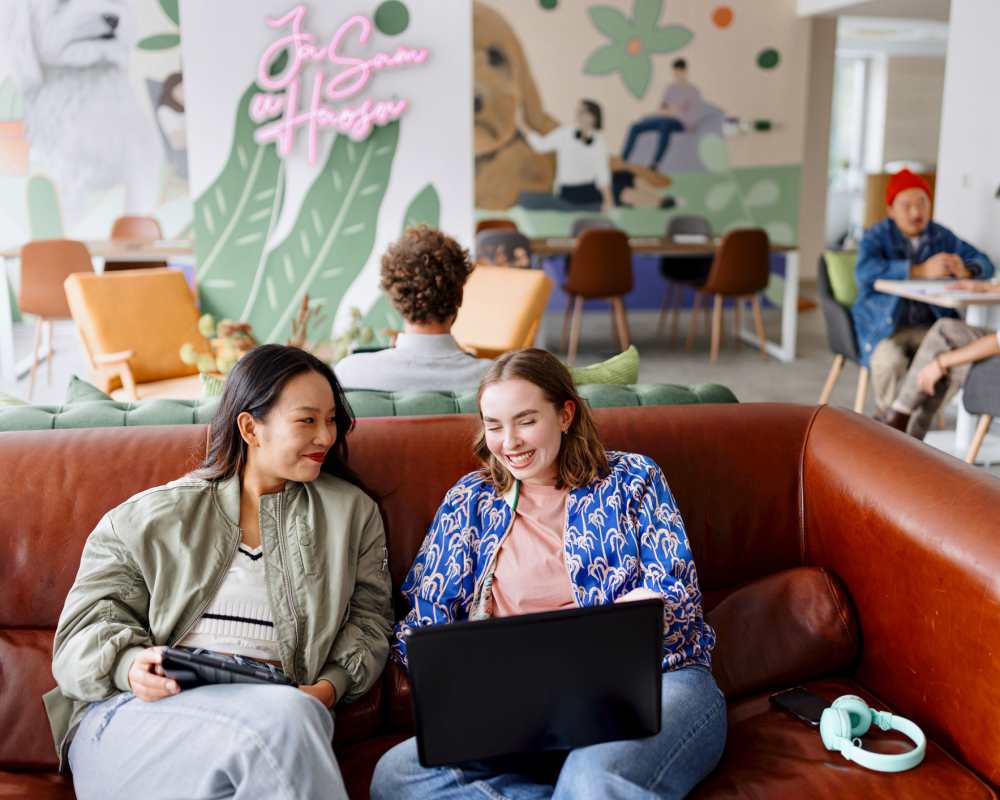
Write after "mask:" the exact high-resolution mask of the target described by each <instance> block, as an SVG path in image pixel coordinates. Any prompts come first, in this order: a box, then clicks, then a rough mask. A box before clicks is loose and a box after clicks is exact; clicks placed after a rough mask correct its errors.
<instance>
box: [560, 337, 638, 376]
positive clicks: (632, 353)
mask: <svg viewBox="0 0 1000 800" xmlns="http://www.w3.org/2000/svg"><path fill="white" fill-rule="evenodd" d="M569 374H570V375H572V376H573V382H574V383H575V384H577V385H578V386H583V385H584V384H588V383H615V384H618V385H626V384H629V383H635V382H636V381H638V380H639V351H638V350H637V349H636V346H635V345H634V344H633V345H629V346H628V348H627V349H626V350H625V351H623V352H621V353H618V354H617V355H614V356H611V358H608V359H606V360H604V361H601V362H599V363H597V364H591V365H590V366H589V367H570V368H569Z"/></svg>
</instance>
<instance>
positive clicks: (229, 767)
mask: <svg viewBox="0 0 1000 800" xmlns="http://www.w3.org/2000/svg"><path fill="white" fill-rule="evenodd" d="M352 426H353V418H352V416H351V411H350V408H349V407H348V405H347V402H346V399H345V398H344V394H343V391H342V390H341V388H340V385H339V384H338V382H337V379H336V377H334V374H333V372H332V371H331V370H330V368H329V367H328V366H327V365H326V364H324V363H323V362H321V361H320V360H319V359H317V358H315V357H314V356H312V355H310V354H309V353H306V352H305V351H303V350H299V349H297V348H292V347H283V346H279V345H264V346H263V347H259V348H256V349H255V350H253V351H251V352H250V353H248V354H247V355H245V356H244V357H243V358H242V359H241V360H240V361H239V362H238V363H237V365H236V367H235V368H234V369H233V371H232V373H231V374H230V375H229V378H228V379H227V381H226V387H225V390H224V392H223V395H222V400H221V405H220V407H219V411H218V413H217V414H216V416H215V418H214V420H213V421H212V425H211V430H210V434H209V446H208V454H207V456H206V458H205V460H204V462H203V463H202V465H201V467H200V469H198V470H197V471H195V472H194V473H192V474H191V475H188V476H185V477H183V478H181V479H180V480H177V481H173V482H172V483H169V484H166V485H165V486H159V487H156V488H153V489H149V490H147V491H145V492H142V493H141V494H138V495H136V496H135V497H133V498H131V499H130V500H127V501H126V502H124V503H122V504H121V505H120V506H118V507H117V508H114V509H112V510H111V511H109V512H108V513H107V514H105V516H104V517H103V518H102V519H101V521H100V522H99V523H98V525H97V528H95V530H94V531H93V533H91V534H90V537H89V538H88V540H87V543H86V546H85V547H84V551H83V556H82V558H81V563H80V570H79V572H78V574H77V577H76V581H75V582H74V584H73V587H72V589H70V592H69V595H68V596H67V598H66V604H65V607H64V608H63V612H62V615H61V617H60V620H59V626H58V629H57V631H56V637H55V643H54V648H53V662H52V669H53V674H54V676H55V678H56V681H57V683H58V688H56V689H54V690H53V691H52V692H50V693H49V694H48V695H46V697H45V702H46V707H47V709H48V712H49V717H50V721H51V723H52V728H53V734H54V736H55V739H56V743H57V746H58V748H59V754H60V762H61V763H62V764H65V763H66V762H67V761H68V763H69V766H70V767H71V769H72V771H73V778H74V787H75V789H76V794H77V797H79V798H81V800H86V799H87V798H104V797H127V796H135V797H143V798H146V800H149V798H165V797H185V798H208V797H211V798H223V797H233V798H250V797H289V798H291V797H295V798H314V797H315V798H318V797H324V798H338V797H340V798H346V796H347V795H346V791H345V788H344V783H343V779H342V778H341V775H340V770H339V768H338V766H337V762H336V759H335V757H334V755H333V751H332V747H331V741H332V738H333V717H332V715H331V712H330V709H331V708H332V707H333V706H334V705H335V704H336V703H337V702H341V701H346V702H350V701H351V700H353V699H356V698H358V697H360V696H361V695H363V694H364V693H365V692H366V691H367V690H368V689H369V688H370V687H371V686H372V685H373V684H374V682H375V681H376V680H377V679H378V677H379V675H380V674H381V672H382V668H383V666H384V664H385V660H386V657H387V656H388V652H389V638H388V637H389V633H390V631H391V624H392V615H391V607H390V581H389V572H388V569H387V565H386V547H385V534H384V531H383V527H382V519H381V517H380V515H379V511H378V508H377V506H376V504H375V503H374V502H373V501H372V500H371V498H369V497H368V496H367V494H366V493H365V492H364V491H363V490H362V489H361V488H360V486H359V485H358V482H357V479H356V478H355V477H354V475H353V473H352V472H351V470H350V469H349V468H348V466H347V435H348V433H349V431H350V430H351V428H352ZM149 455H150V458H156V454H155V453H150V454H149ZM164 645H170V646H175V645H182V646H192V647H201V648H205V649H209V650H214V651H218V652H224V653H229V654H235V655H241V656H248V657H253V658H257V659H260V660H265V661H269V662H272V663H274V664H277V665H280V666H281V668H282V669H283V670H284V672H285V673H286V674H287V675H288V676H289V677H290V678H291V679H292V680H294V681H296V682H297V683H298V684H299V686H298V688H291V687H288V686H277V685H264V684H259V685H253V684H222V685H211V686H200V687H197V688H192V689H184V690H183V691H181V689H180V687H179V686H178V684H177V683H176V682H175V681H174V680H172V679H170V678H169V677H167V676H166V675H165V673H164V670H163V668H162V666H161V661H162V650H163V646H164Z"/></svg>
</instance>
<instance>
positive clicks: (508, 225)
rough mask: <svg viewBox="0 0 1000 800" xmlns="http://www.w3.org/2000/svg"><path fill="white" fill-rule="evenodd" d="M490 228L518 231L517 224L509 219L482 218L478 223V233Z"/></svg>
mask: <svg viewBox="0 0 1000 800" xmlns="http://www.w3.org/2000/svg"><path fill="white" fill-rule="evenodd" d="M490 230H510V231H516V230H517V225H515V224H514V223H513V222H512V221H511V220H509V219H481V220H479V222H477V223H476V233H482V232H483V231H490Z"/></svg>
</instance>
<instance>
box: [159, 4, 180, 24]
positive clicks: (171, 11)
mask: <svg viewBox="0 0 1000 800" xmlns="http://www.w3.org/2000/svg"><path fill="white" fill-rule="evenodd" d="M160 8H162V9H163V13H164V14H166V15H167V16H168V17H170V20H171V22H173V23H174V25H180V24H181V13H180V9H178V8H177V0H160Z"/></svg>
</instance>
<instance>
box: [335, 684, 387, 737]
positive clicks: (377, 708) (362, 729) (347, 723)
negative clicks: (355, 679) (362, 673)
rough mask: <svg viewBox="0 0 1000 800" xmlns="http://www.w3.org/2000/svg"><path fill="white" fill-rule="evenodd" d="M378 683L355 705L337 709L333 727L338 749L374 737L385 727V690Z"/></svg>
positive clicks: (340, 706) (341, 706) (344, 705)
mask: <svg viewBox="0 0 1000 800" xmlns="http://www.w3.org/2000/svg"><path fill="white" fill-rule="evenodd" d="M382 684H383V682H382V681H376V682H375V685H374V686H373V687H372V688H371V689H369V690H368V691H367V692H366V693H365V694H364V695H363V696H362V697H359V698H358V699H357V700H355V701H354V702H353V703H346V704H341V705H339V706H337V707H336V713H335V715H334V717H335V725H334V726H333V746H334V747H335V748H337V749H340V748H341V747H347V746H348V745H351V744H354V743H356V742H360V741H363V740H365V739H368V738H370V737H372V736H374V735H375V734H376V733H378V732H379V730H380V729H381V728H382V727H383V723H384V721H385V708H384V705H385V704H384V702H383V698H384V697H385V689H384V687H383V685H382Z"/></svg>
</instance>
